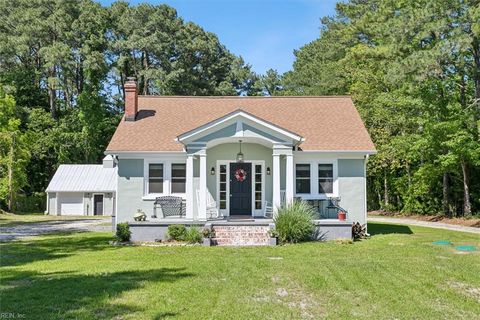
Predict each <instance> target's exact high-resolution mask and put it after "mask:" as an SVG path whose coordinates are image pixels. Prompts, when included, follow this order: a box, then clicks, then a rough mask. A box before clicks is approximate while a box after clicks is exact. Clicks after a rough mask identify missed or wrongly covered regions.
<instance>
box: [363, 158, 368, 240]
mask: <svg viewBox="0 0 480 320" xmlns="http://www.w3.org/2000/svg"><path fill="white" fill-rule="evenodd" d="M368 157H369V155H368V154H367V155H365V158H364V160H363V175H364V178H363V188H364V203H365V204H364V206H365V232H366V233H367V234H368V223H367V193H368V192H367V162H368Z"/></svg>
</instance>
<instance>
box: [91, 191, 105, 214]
mask: <svg viewBox="0 0 480 320" xmlns="http://www.w3.org/2000/svg"><path fill="white" fill-rule="evenodd" d="M93 214H94V215H96V216H103V194H95V195H94V196H93Z"/></svg>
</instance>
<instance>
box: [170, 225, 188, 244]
mask: <svg viewBox="0 0 480 320" xmlns="http://www.w3.org/2000/svg"><path fill="white" fill-rule="evenodd" d="M167 232H168V237H169V238H170V239H172V240H176V241H183V240H185V236H186V234H187V228H185V226H184V225H183V224H171V225H169V226H168V231H167Z"/></svg>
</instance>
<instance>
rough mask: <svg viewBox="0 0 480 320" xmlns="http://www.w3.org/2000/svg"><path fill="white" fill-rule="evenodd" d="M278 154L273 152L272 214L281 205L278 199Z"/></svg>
mask: <svg viewBox="0 0 480 320" xmlns="http://www.w3.org/2000/svg"><path fill="white" fill-rule="evenodd" d="M280 174H281V173H280V154H278V153H277V152H276V150H273V172H272V175H273V177H272V179H273V195H272V204H273V212H274V213H276V212H277V210H278V208H279V207H280V205H281V198H280Z"/></svg>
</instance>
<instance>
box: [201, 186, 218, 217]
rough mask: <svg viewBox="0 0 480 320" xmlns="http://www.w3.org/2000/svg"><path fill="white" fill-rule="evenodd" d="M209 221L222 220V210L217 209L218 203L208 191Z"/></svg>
mask: <svg viewBox="0 0 480 320" xmlns="http://www.w3.org/2000/svg"><path fill="white" fill-rule="evenodd" d="M206 200H207V219H216V218H220V217H221V216H220V210H218V207H217V201H215V199H213V197H212V195H211V194H210V192H208V191H207V199H206ZM198 204H200V190H197V205H198Z"/></svg>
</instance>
